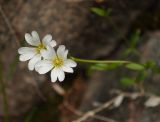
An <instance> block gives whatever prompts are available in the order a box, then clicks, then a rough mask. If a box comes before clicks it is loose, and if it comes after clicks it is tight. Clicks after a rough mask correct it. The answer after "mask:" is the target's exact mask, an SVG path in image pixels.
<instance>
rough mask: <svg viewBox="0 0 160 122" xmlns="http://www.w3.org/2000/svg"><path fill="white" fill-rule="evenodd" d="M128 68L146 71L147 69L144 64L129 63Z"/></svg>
mask: <svg viewBox="0 0 160 122" xmlns="http://www.w3.org/2000/svg"><path fill="white" fill-rule="evenodd" d="M126 67H127V68H128V69H132V70H144V69H145V67H144V66H143V65H142V64H138V63H129V64H127V65H126Z"/></svg>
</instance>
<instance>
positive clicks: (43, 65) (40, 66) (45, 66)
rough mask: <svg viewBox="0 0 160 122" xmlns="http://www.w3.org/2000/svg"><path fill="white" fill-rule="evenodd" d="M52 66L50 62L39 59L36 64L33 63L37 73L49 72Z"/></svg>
mask: <svg viewBox="0 0 160 122" xmlns="http://www.w3.org/2000/svg"><path fill="white" fill-rule="evenodd" d="M52 68H53V64H52V62H50V61H47V60H42V61H39V62H37V64H36V65H35V70H36V71H37V72H38V73H39V74H45V73H47V72H49V71H50V70H51V69H52Z"/></svg>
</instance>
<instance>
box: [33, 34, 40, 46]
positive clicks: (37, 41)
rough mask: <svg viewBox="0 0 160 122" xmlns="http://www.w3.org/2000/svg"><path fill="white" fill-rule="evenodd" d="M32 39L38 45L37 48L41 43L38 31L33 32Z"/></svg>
mask: <svg viewBox="0 0 160 122" xmlns="http://www.w3.org/2000/svg"><path fill="white" fill-rule="evenodd" d="M32 37H33V41H34V43H35V44H36V46H38V45H39V44H40V43H41V42H40V38H39V35H38V33H37V32H36V31H32Z"/></svg>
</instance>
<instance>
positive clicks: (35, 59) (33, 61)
mask: <svg viewBox="0 0 160 122" xmlns="http://www.w3.org/2000/svg"><path fill="white" fill-rule="evenodd" d="M40 60H41V55H40V54H37V55H35V56H34V57H33V58H32V59H31V60H30V61H29V63H28V69H29V70H31V71H32V70H34V67H35V65H36V63H37V62H38V61H40Z"/></svg>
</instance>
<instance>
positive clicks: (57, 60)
mask: <svg viewBox="0 0 160 122" xmlns="http://www.w3.org/2000/svg"><path fill="white" fill-rule="evenodd" d="M63 63H64V62H63V59H61V58H58V57H57V58H55V59H54V60H53V64H54V66H55V67H60V66H62V65H63Z"/></svg>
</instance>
